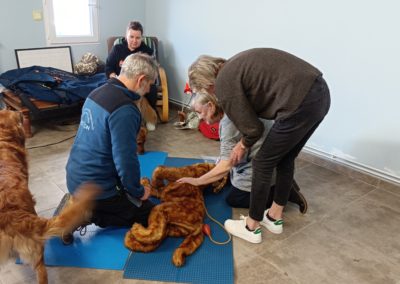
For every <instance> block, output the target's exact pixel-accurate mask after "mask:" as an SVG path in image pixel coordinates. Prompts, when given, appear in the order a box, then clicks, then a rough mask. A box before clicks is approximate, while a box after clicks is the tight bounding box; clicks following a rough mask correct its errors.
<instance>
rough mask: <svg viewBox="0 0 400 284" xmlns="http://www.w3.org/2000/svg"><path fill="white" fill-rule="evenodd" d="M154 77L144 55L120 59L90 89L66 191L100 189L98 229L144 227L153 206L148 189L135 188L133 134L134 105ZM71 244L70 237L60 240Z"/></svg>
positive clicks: (137, 182) (135, 129)
mask: <svg viewBox="0 0 400 284" xmlns="http://www.w3.org/2000/svg"><path fill="white" fill-rule="evenodd" d="M156 76H157V65H156V63H155V61H154V60H153V59H152V58H151V57H150V56H148V55H145V54H132V55H130V56H128V57H127V58H126V60H125V61H124V63H123V65H122V69H121V73H120V75H119V76H117V77H115V78H111V79H109V80H108V81H107V83H106V84H105V85H103V86H101V87H99V88H97V89H95V90H94V91H93V92H92V93H91V94H90V95H89V96H88V98H87V99H86V101H85V104H84V105H83V108H82V116H81V121H80V125H79V129H78V133H77V135H76V138H75V142H74V144H73V146H72V149H71V153H70V156H69V159H68V163H67V167H66V171H67V187H68V191H69V192H70V193H71V194H73V193H74V192H75V190H76V189H77V188H78V187H79V185H81V184H82V183H85V182H88V181H91V182H95V183H96V184H98V185H99V186H100V187H101V188H102V190H103V191H102V194H101V195H100V196H99V197H98V198H97V200H96V203H95V208H94V210H93V214H92V217H91V219H90V220H89V222H90V223H95V224H96V225H98V226H100V227H107V226H132V224H133V223H135V222H137V223H141V224H143V225H144V226H147V218H148V215H149V213H150V210H151V208H152V207H153V206H154V205H153V203H152V202H151V201H149V200H148V198H149V196H150V188H148V187H143V186H142V185H141V184H140V167H139V160H138V157H137V154H136V148H137V145H136V135H137V134H138V131H139V129H140V125H141V115H140V111H139V109H138V107H137V106H136V104H135V101H137V100H139V99H140V98H141V96H143V95H144V94H145V93H147V92H148V91H149V88H150V85H151V84H153V83H154V80H155V79H156ZM63 241H64V243H65V244H69V243H72V241H73V238H72V234H69V235H66V236H64V237H63Z"/></svg>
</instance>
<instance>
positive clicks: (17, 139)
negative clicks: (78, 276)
mask: <svg viewBox="0 0 400 284" xmlns="http://www.w3.org/2000/svg"><path fill="white" fill-rule="evenodd" d="M82 187H85V189H84V190H82V188H81V190H79V192H78V193H77V194H76V196H75V197H74V202H71V203H70V204H68V206H66V207H65V208H64V210H63V211H62V212H61V214H60V215H58V216H57V217H53V218H51V219H45V218H41V217H39V216H37V214H36V211H35V208H34V206H35V201H34V199H33V196H32V194H31V193H30V192H29V189H28V166H27V158H26V150H25V136H24V131H23V127H22V116H21V115H20V113H18V112H12V111H7V110H1V111H0V263H2V262H4V261H6V260H7V259H9V258H10V257H12V256H13V253H18V254H19V256H20V258H21V259H22V260H23V261H24V262H25V263H29V264H31V265H32V267H33V268H34V269H35V270H36V272H37V281H38V283H40V284H44V283H47V271H46V267H45V265H44V261H43V253H44V251H43V250H44V243H45V241H46V239H48V238H50V237H53V236H62V235H63V234H65V233H69V232H71V231H72V230H74V229H75V228H76V227H78V226H79V225H80V224H82V223H83V222H84V221H85V220H84V219H85V218H84V216H85V214H82V212H87V210H91V207H92V205H93V203H92V201H91V200H93V199H94V197H95V195H96V194H97V193H98V189H97V187H96V186H95V185H90V184H86V185H84V186H82Z"/></svg>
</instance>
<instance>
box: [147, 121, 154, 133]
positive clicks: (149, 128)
mask: <svg viewBox="0 0 400 284" xmlns="http://www.w3.org/2000/svg"><path fill="white" fill-rule="evenodd" d="M146 128H147V130H148V131H154V130H156V125H155V124H153V123H150V122H146Z"/></svg>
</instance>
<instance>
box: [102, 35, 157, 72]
mask: <svg viewBox="0 0 400 284" xmlns="http://www.w3.org/2000/svg"><path fill="white" fill-rule="evenodd" d="M137 52H141V53H146V54H148V55H153V49H151V48H150V47H148V46H147V45H146V44H145V43H144V42H143V41H142V43H141V44H140V46H139V47H138V48H136V49H134V50H130V49H129V48H128V43H127V41H126V39H123V40H122V43H120V44H116V45H114V46H113V48H112V49H111V51H110V54H109V55H108V57H107V60H106V75H107V78H108V77H110V74H111V73H115V74H117V75H119V73H120V72H121V66H122V63H123V62H124V60H125V58H126V57H127V56H128V55H131V54H134V53H137Z"/></svg>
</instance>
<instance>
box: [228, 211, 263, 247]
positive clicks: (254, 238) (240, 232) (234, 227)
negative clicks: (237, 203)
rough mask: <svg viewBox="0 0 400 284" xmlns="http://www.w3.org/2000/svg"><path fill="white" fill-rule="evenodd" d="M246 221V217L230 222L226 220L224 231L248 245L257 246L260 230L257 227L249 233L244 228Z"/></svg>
mask: <svg viewBox="0 0 400 284" xmlns="http://www.w3.org/2000/svg"><path fill="white" fill-rule="evenodd" d="M246 219H247V217H244V218H243V219H241V220H231V219H228V220H226V221H225V224H224V226H225V229H226V230H227V231H228V233H230V234H231V235H234V236H236V237H239V238H241V239H243V240H246V241H248V242H250V243H253V244H259V243H261V240H262V238H261V228H260V227H258V228H256V229H255V230H254V231H249V230H248V229H247V228H246Z"/></svg>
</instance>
